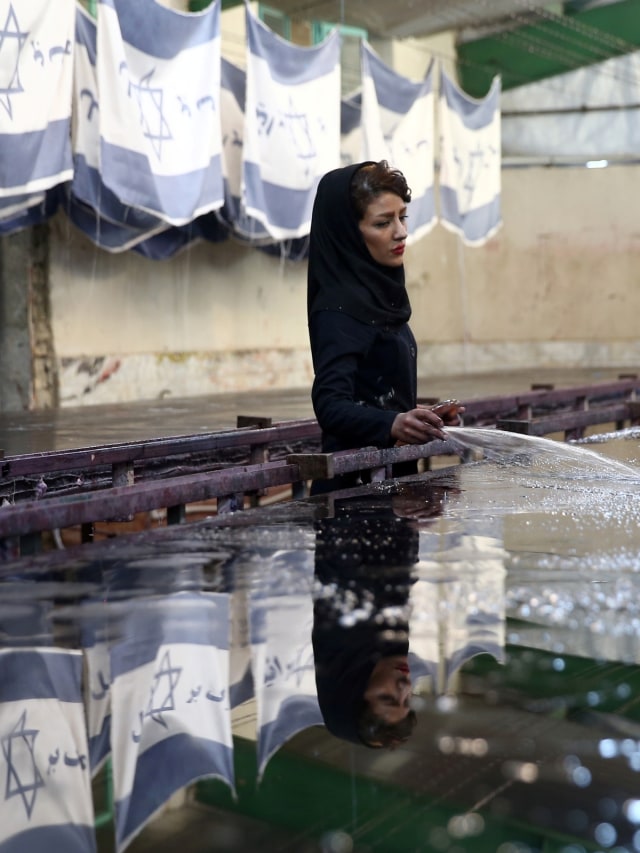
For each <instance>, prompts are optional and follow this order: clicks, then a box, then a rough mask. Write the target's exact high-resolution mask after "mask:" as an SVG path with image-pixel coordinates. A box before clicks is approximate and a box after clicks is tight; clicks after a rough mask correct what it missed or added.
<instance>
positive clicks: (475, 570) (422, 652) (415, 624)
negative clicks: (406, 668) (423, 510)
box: [409, 531, 506, 692]
mask: <svg viewBox="0 0 640 853" xmlns="http://www.w3.org/2000/svg"><path fill="white" fill-rule="evenodd" d="M505 556H506V555H505V551H504V549H503V547H502V541H501V539H498V538H495V537H494V536H486V535H479V534H469V535H467V534H464V535H461V534H453V535H451V536H448V537H447V536H442V535H441V534H438V533H432V534H430V533H429V532H427V531H421V532H420V561H419V563H418V566H417V567H416V568H417V572H418V574H419V578H420V579H419V580H418V581H416V583H414V584H413V586H412V588H411V597H410V603H411V616H410V621H409V651H410V652H411V654H412V655H414V656H415V657H416V658H417V659H418V660H419V661H420V662H421V663H422V664H423V665H424V668H425V669H426V671H427V673H428V674H429V675H430V676H431V679H432V687H433V689H434V691H436V692H441V691H446V690H447V688H448V687H449V684H450V681H451V678H452V677H453V675H454V673H455V672H456V671H457V670H458V669H459V668H460V667H461V666H462V665H463V664H464V663H466V662H467V661H468V660H470V659H471V658H473V657H474V656H475V655H477V654H490V655H492V656H493V657H494V658H495V659H496V660H498V661H502V660H503V659H504V644H505V605H504V579H505V568H504V561H505Z"/></svg>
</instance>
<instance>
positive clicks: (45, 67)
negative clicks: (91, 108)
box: [0, 0, 76, 198]
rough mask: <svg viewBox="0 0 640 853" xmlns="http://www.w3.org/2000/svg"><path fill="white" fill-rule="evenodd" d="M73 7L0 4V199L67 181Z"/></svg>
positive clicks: (32, 0) (66, 2)
mask: <svg viewBox="0 0 640 853" xmlns="http://www.w3.org/2000/svg"><path fill="white" fill-rule="evenodd" d="M75 9H76V4H75V2H74V0H58V2H56V3H52V2H51V0H29V2H28V3H24V2H22V3H21V2H18V0H0V197H11V196H13V197H14V198H15V197H16V196H21V195H28V194H31V193H42V191H43V190H47V189H49V188H50V187H54V186H56V185H57V184H60V183H62V182H64V181H68V180H70V179H71V176H72V174H73V169H72V164H71V141H70V134H71V90H72V75H73V41H74V36H73V31H74V22H75Z"/></svg>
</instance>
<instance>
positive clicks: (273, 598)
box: [249, 550, 324, 779]
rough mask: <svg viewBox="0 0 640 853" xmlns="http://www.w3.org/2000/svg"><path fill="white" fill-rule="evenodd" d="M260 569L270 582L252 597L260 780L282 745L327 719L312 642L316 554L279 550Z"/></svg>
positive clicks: (261, 586)
mask: <svg viewBox="0 0 640 853" xmlns="http://www.w3.org/2000/svg"><path fill="white" fill-rule="evenodd" d="M259 571H260V572H261V574H262V576H263V578H264V579H265V580H263V582H262V583H260V584H259V586H258V588H254V589H253V590H252V593H251V596H250V600H249V630H250V639H251V660H252V671H253V681H254V685H255V698H256V706H257V738H258V779H261V778H262V777H263V775H264V772H265V769H266V767H267V763H268V762H269V759H270V758H271V757H272V756H273V755H274V754H275V753H276V752H277V750H278V749H280V747H282V746H283V745H284V744H285V743H286V742H287V741H288V740H290V739H291V738H292V737H293V736H294V735H295V734H297V733H298V732H300V731H303V730H304V729H307V728H309V727H310V726H319V725H323V722H324V721H323V717H322V713H321V712H320V705H319V703H318V694H317V689H316V679H315V666H314V658H313V646H312V641H311V634H312V630H313V598H312V588H313V572H314V554H313V552H312V551H307V550H286V551H276V552H275V553H271V554H269V555H268V556H267V555H265V556H264V558H263V559H262V560H260V569H259ZM282 578H286V586H285V587H284V588H283V584H282V580H281V579H282ZM270 581H271V582H270ZM279 587H280V588H279Z"/></svg>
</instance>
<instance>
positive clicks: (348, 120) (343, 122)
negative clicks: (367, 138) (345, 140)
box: [340, 93, 362, 136]
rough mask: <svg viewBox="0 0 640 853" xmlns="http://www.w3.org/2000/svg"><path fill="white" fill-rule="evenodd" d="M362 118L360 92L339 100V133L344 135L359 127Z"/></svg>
mask: <svg viewBox="0 0 640 853" xmlns="http://www.w3.org/2000/svg"><path fill="white" fill-rule="evenodd" d="M361 119H362V94H361V93H358V95H356V96H355V97H352V98H343V99H342V100H341V101H340V133H341V134H342V135H343V136H344V135H346V134H347V133H351V132H352V131H353V130H356V128H358V127H360V121H361Z"/></svg>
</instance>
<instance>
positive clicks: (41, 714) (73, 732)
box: [0, 648, 96, 853]
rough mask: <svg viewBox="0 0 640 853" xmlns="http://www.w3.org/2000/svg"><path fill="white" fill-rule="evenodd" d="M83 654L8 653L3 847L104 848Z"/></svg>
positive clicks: (3, 655) (81, 852)
mask: <svg viewBox="0 0 640 853" xmlns="http://www.w3.org/2000/svg"><path fill="white" fill-rule="evenodd" d="M81 679H82V653H81V652H76V651H69V650H66V649H65V650H61V649H54V648H22V649H3V650H1V651H0V778H2V780H3V781H2V787H1V788H0V851H1V853H25V851H28V853H52V851H58V850H60V851H64V853H92V851H95V850H96V838H95V829H94V811H93V800H92V796H91V775H90V771H89V757H88V746H87V733H86V728H85V721H84V708H83V704H82V683H81Z"/></svg>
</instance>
